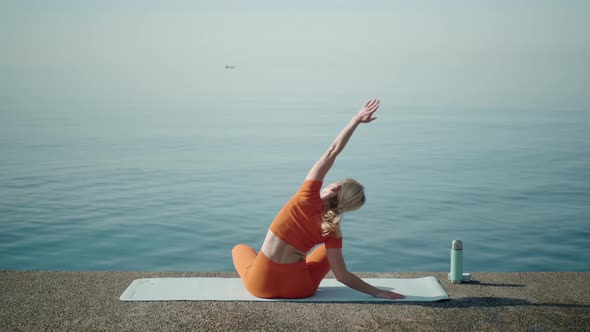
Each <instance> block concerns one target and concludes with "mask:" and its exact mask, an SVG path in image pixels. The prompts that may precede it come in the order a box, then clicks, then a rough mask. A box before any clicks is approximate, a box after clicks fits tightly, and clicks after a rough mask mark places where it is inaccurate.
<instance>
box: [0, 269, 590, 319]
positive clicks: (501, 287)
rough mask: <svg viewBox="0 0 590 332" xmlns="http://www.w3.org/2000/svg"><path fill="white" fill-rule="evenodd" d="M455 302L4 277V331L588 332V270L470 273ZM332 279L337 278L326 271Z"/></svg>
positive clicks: (53, 274)
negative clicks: (244, 298)
mask: <svg viewBox="0 0 590 332" xmlns="http://www.w3.org/2000/svg"><path fill="white" fill-rule="evenodd" d="M358 275H359V276H361V277H393V278H416V277H423V276H428V275H434V276H435V277H437V278H438V280H439V281H440V282H441V284H442V285H443V287H444V288H445V289H446V290H447V292H448V294H449V296H450V297H451V300H450V301H444V302H426V303H407V302H406V303H399V302H398V303H396V302H391V303H386V304H368V303H344V304H342V303H340V304H338V303H293V302H279V303H268V302H123V301H120V300H119V296H120V295H121V293H122V292H123V291H124V290H125V289H126V288H127V286H128V285H129V284H130V283H131V281H133V280H134V279H136V278H146V277H212V276H214V277H237V274H235V273H230V272H221V273H207V272H191V273H182V272H180V273H179V272H65V271H0V331H45V330H49V331H194V330H219V331H228V330H229V331H235V330H240V331H242V330H246V331H248V330H268V331H271V330H272V331H274V330H304V331H308V330H323V331H342V330H348V331H362V330H365V331H375V330H386V331H494V330H502V331H590V272H581V273H580V272H550V273H473V276H472V279H473V281H472V282H471V283H470V284H460V285H454V284H451V283H449V282H448V281H447V279H446V278H447V276H446V273H443V272H434V273H433V272H421V273H358ZM328 277H333V276H332V275H329V276H328Z"/></svg>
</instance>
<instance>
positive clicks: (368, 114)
mask: <svg viewBox="0 0 590 332" xmlns="http://www.w3.org/2000/svg"><path fill="white" fill-rule="evenodd" d="M378 108H379V100H378V99H373V100H369V101H368V102H367V103H366V104H365V106H364V107H363V108H361V110H360V111H359V112H358V114H357V115H356V116H355V117H354V119H355V120H356V121H358V122H359V123H369V122H371V121H373V120H375V119H377V118H376V117H373V113H375V112H376V111H377V109H378Z"/></svg>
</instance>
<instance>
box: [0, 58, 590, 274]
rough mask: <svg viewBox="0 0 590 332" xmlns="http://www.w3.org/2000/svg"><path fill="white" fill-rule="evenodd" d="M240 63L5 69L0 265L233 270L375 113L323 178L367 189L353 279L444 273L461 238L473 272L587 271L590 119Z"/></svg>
mask: <svg viewBox="0 0 590 332" xmlns="http://www.w3.org/2000/svg"><path fill="white" fill-rule="evenodd" d="M224 67H225V63H223V64H219V65H203V66H188V65H187V66H179V65H175V66H165V65H160V66H157V67H147V66H132V65H88V66H84V65H19V66H16V65H15V66H8V65H4V66H1V67H0V72H1V73H2V75H1V76H2V78H0V90H2V91H0V269H2V270H65V271H234V267H233V264H232V258H231V249H232V247H233V246H234V245H235V244H237V243H245V244H247V245H250V246H252V247H253V248H254V249H256V250H259V248H260V246H261V245H262V241H263V240H264V237H265V234H266V231H267V229H268V227H269V225H270V223H271V222H272V220H273V218H274V217H275V215H276V214H277V212H278V211H279V210H280V209H281V207H282V206H283V204H284V203H285V202H286V201H287V200H289V198H290V197H291V196H292V195H293V194H294V193H295V192H296V191H297V189H298V188H299V186H300V185H301V183H302V182H303V180H304V179H305V176H306V174H307V172H308V171H309V169H310V168H311V166H312V165H313V164H314V163H315V161H316V160H317V159H318V158H319V157H320V156H321V155H322V154H323V153H324V151H325V150H326V149H327V148H328V146H329V145H330V143H332V141H333V140H334V138H335V137H336V135H337V134H338V133H339V132H340V130H341V129H342V128H343V127H344V126H345V125H346V124H347V123H348V121H350V119H351V118H352V116H353V115H354V114H355V113H356V112H358V110H359V109H360V107H361V106H362V105H363V104H364V103H365V102H366V101H367V100H368V99H372V98H379V99H380V100H381V107H380V109H379V110H378V111H377V113H375V116H377V120H375V121H373V122H371V123H368V124H362V125H360V126H359V127H358V128H357V130H356V131H355V133H354V135H353V136H352V138H351V139H350V141H349V143H348V145H347V146H346V148H345V150H344V151H343V152H342V153H341V154H340V156H338V159H337V161H336V163H335V164H334V166H333V168H332V170H331V171H330V172H329V173H328V175H327V177H326V179H325V184H329V183H331V182H333V181H337V180H340V179H343V178H354V179H356V180H357V181H359V182H360V183H362V184H363V185H364V187H365V194H366V198H367V201H366V204H365V206H364V207H363V208H361V209H360V210H358V211H354V212H350V213H348V214H345V215H344V218H343V221H342V233H343V239H344V240H343V243H344V247H343V253H344V258H345V261H346V265H347V267H348V269H349V270H351V271H359V272H360V271H363V272H371V271H375V272H381V271H392V272H398V271H399V272H405V271H448V270H449V265H450V250H451V242H452V241H453V240H461V241H463V245H464V254H463V256H464V270H465V272H533V271H534V272H539V271H590V109H572V108H570V107H563V108H560V107H554V106H552V107H547V106H546V105H543V104H535V103H531V104H529V105H528V106H527V107H523V106H522V105H519V106H518V107H516V106H515V107H512V106H511V105H509V104H506V103H504V104H494V103H491V102H490V100H492V99H491V98H490V99H489V100H486V101H485V102H483V103H480V104H477V103H471V104H469V103H467V104H466V103H464V101H465V100H468V101H471V102H472V101H473V98H469V96H466V99H462V98H460V96H461V94H460V93H456V94H455V95H454V97H456V100H452V99H451V98H446V99H445V98H442V97H440V96H439V98H438V99H437V98H432V99H429V98H428V96H429V95H430V96H432V93H431V92H429V91H430V90H429V89H436V86H435V85H433V84H430V85H428V84H427V83H428V82H427V81H426V79H424V81H411V82H409V81H407V80H406V81H405V82H400V81H399V80H398V79H397V78H396V74H395V72H394V70H393V69H387V68H386V69H383V68H379V67H377V66H372V67H370V68H356V67H355V68H352V67H347V66H340V67H334V66H287V65H285V66H279V65H274V66H262V65H260V66H254V65H252V66H248V65H244V66H241V65H239V64H236V67H235V68H229V69H226V68H224ZM422 83H424V90H420V89H418V88H417V87H419V86H420V85H421V84H422ZM408 85H411V88H410V87H408ZM442 88H443V87H442V85H441V89H442ZM446 89H447V90H448V87H446ZM466 93H467V92H466ZM437 101H444V103H443V102H441V103H440V104H437Z"/></svg>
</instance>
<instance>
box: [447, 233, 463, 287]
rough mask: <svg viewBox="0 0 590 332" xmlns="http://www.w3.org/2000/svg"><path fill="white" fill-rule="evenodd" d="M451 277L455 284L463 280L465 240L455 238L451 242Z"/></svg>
mask: <svg viewBox="0 0 590 332" xmlns="http://www.w3.org/2000/svg"><path fill="white" fill-rule="evenodd" d="M449 279H450V280H451V282H452V283H454V284H459V283H461V281H462V280H463V242H461V241H460V240H454V241H453V243H452V244H451V273H450V274H449Z"/></svg>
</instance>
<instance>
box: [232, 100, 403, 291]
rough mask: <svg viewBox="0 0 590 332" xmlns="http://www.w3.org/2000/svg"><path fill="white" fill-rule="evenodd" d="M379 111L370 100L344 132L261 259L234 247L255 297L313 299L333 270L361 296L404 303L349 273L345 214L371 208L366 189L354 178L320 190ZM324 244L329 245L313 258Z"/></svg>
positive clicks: (280, 221)
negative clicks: (351, 141)
mask: <svg viewBox="0 0 590 332" xmlns="http://www.w3.org/2000/svg"><path fill="white" fill-rule="evenodd" d="M378 108H379V100H377V99H373V100H370V101H368V102H367V103H366V104H365V106H364V107H363V108H361V110H360V111H359V112H358V114H356V115H355V116H354V117H353V118H352V120H351V121H350V122H349V123H348V125H346V127H344V129H343V130H342V131H341V132H340V134H339V135H338V136H337V137H336V140H335V141H334V143H332V145H330V148H329V149H328V151H326V152H325V153H324V155H322V156H321V158H320V159H319V160H318V161H317V162H316V163H315V164H314V165H313V167H312V168H311V170H310V171H309V173H308V174H307V177H306V178H305V181H304V182H303V184H302V185H301V187H300V188H299V190H298V191H297V193H296V194H295V195H294V196H293V197H292V198H291V199H290V200H289V201H288V202H287V203H286V204H285V205H284V206H283V208H282V209H281V211H280V212H279V213H278V215H277V216H276V217H275V219H274V221H273V222H272V224H271V225H270V229H269V230H268V232H267V234H266V239H265V240H264V243H263V244H262V248H261V249H260V252H259V253H258V254H256V252H255V251H254V249H252V248H251V247H249V246H247V245H245V244H238V245H236V246H235V247H234V248H233V250H232V257H233V261H234V266H235V268H236V271H237V272H238V274H239V275H240V278H242V281H243V282H244V285H245V286H246V289H248V291H249V292H250V293H252V294H253V295H254V296H257V297H262V298H304V297H308V296H311V295H313V294H314V293H315V292H316V291H317V289H318V286H319V284H320V281H321V280H322V279H323V278H324V277H325V276H326V274H327V273H328V272H329V271H330V269H332V271H333V272H334V275H335V276H336V279H338V281H340V282H341V283H343V284H345V285H346V286H348V287H350V288H352V289H355V290H357V291H359V292H363V293H366V294H369V295H373V296H376V297H381V298H387V299H392V300H395V299H402V298H404V296H403V295H401V294H397V293H394V292H391V291H388V290H382V289H379V288H376V287H373V286H371V285H369V284H368V283H366V282H364V281H363V280H362V279H360V278H359V277H357V276H356V275H355V274H353V273H351V272H349V271H348V270H347V268H346V264H345V263H344V258H343V257H342V234H341V231H340V221H341V219H342V215H343V213H345V212H348V211H352V210H356V209H359V208H360V207H361V206H362V205H363V204H364V203H365V194H364V188H363V186H362V185H361V184H359V183H358V182H357V181H355V180H353V179H345V180H342V181H338V182H335V183H331V184H329V185H328V186H326V187H325V188H323V189H322V190H321V191H320V189H321V187H322V183H323V181H324V177H325V176H326V174H327V173H328V171H329V170H330V168H331V167H332V165H333V164H334V161H335V160H336V157H337V156H338V154H340V152H342V150H343V149H344V147H345V146H346V143H347V142H348V140H349V139H350V137H351V136H352V133H353V132H354V130H355V129H356V128H357V127H358V125H360V124H361V123H369V122H371V121H373V120H375V119H376V117H373V113H375V112H376V111H377V109H378ZM320 243H323V244H322V245H321V246H318V247H317V248H316V249H314V250H313V251H312V252H311V253H310V254H309V255H308V254H307V253H308V252H309V251H310V250H311V249H312V248H313V247H314V246H316V245H317V244H320Z"/></svg>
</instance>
